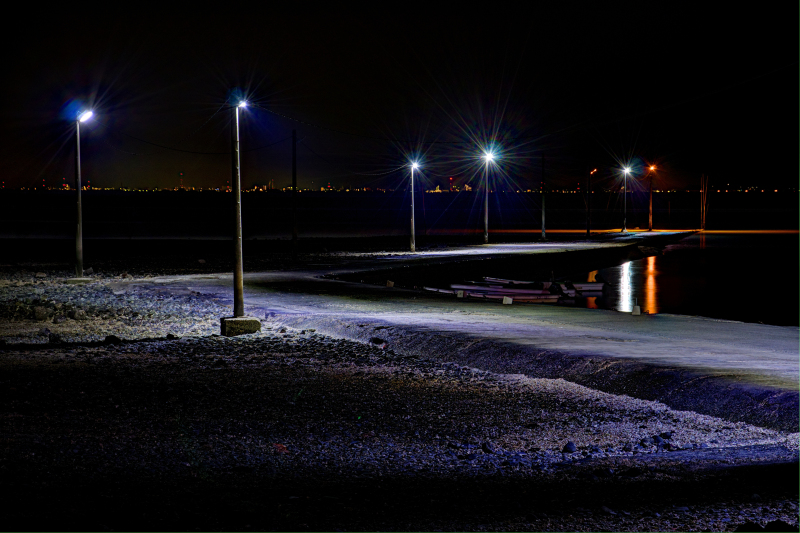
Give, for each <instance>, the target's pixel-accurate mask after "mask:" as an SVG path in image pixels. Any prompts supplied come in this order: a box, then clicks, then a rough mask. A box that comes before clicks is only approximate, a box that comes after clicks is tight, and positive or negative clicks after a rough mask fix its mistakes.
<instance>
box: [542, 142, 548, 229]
mask: <svg viewBox="0 0 800 533" xmlns="http://www.w3.org/2000/svg"><path fill="white" fill-rule="evenodd" d="M544 191H545V186H544V154H542V240H545V238H547V235H546V234H545V229H544V196H545V192H544Z"/></svg>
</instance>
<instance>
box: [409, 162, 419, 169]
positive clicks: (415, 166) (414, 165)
mask: <svg viewBox="0 0 800 533" xmlns="http://www.w3.org/2000/svg"><path fill="white" fill-rule="evenodd" d="M411 168H412V169H413V170H417V169H418V168H419V163H417V162H416V161H414V162H413V163H411Z"/></svg>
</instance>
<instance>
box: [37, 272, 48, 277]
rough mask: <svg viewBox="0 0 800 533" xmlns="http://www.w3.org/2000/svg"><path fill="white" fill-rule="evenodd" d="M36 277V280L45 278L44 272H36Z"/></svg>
mask: <svg viewBox="0 0 800 533" xmlns="http://www.w3.org/2000/svg"><path fill="white" fill-rule="evenodd" d="M36 277H37V278H46V277H47V274H45V273H44V272H37V273H36Z"/></svg>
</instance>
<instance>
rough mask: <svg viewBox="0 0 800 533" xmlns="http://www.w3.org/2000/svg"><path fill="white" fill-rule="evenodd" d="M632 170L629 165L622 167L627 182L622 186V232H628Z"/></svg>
mask: <svg viewBox="0 0 800 533" xmlns="http://www.w3.org/2000/svg"><path fill="white" fill-rule="evenodd" d="M630 171H631V169H630V168H629V167H625V168H624V169H622V172H623V173H624V174H625V183H624V185H623V186H622V233H627V232H628V226H627V224H628V172H630Z"/></svg>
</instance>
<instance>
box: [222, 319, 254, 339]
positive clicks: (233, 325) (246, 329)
mask: <svg viewBox="0 0 800 533" xmlns="http://www.w3.org/2000/svg"><path fill="white" fill-rule="evenodd" d="M259 331H261V321H260V320H259V319H257V318H254V317H252V316H237V317H233V316H225V317H222V318H221V319H220V333H221V334H222V335H223V336H224V337H235V336H236V335H246V334H248V333H258V332H259Z"/></svg>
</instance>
